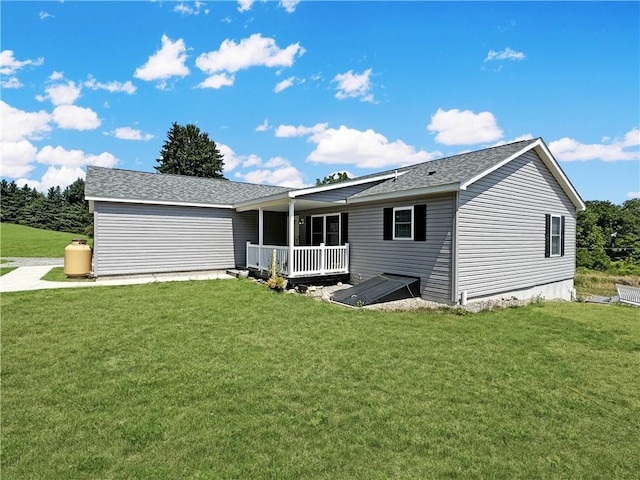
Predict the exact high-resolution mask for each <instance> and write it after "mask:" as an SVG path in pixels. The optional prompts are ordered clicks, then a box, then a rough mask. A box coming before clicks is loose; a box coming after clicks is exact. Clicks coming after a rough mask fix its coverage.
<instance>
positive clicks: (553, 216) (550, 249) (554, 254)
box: [549, 215, 562, 257]
mask: <svg viewBox="0 0 640 480" xmlns="http://www.w3.org/2000/svg"><path fill="white" fill-rule="evenodd" d="M554 218H557V219H558V227H559V228H558V234H557V235H556V236H557V237H558V253H553V237H554V234H553V219H554ZM549 256H550V257H560V256H562V216H560V215H550V222H549Z"/></svg>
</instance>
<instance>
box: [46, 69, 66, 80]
mask: <svg viewBox="0 0 640 480" xmlns="http://www.w3.org/2000/svg"><path fill="white" fill-rule="evenodd" d="M63 78H64V74H63V73H62V72H57V71H55V70H54V71H53V72H52V73H51V75H49V80H51V81H52V82H55V81H57V80H62V79H63Z"/></svg>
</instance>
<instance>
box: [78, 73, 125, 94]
mask: <svg viewBox="0 0 640 480" xmlns="http://www.w3.org/2000/svg"><path fill="white" fill-rule="evenodd" d="M83 85H84V86H85V87H87V88H90V89H91V90H106V91H107V92H110V93H117V92H123V93H126V94H128V95H133V94H134V93H135V92H136V87H135V86H134V85H133V83H131V80H127V81H126V82H116V81H113V82H107V83H102V82H98V81H97V80H96V79H95V78H93V77H91V76H90V77H89V80H87V81H86V82H84V84H83Z"/></svg>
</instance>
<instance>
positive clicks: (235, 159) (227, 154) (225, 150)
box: [217, 143, 246, 173]
mask: <svg viewBox="0 0 640 480" xmlns="http://www.w3.org/2000/svg"><path fill="white" fill-rule="evenodd" d="M217 146H218V150H220V153H221V154H222V155H223V156H224V173H226V172H231V171H232V170H234V169H235V168H236V167H237V166H238V165H240V164H241V163H242V162H244V161H245V160H246V157H242V156H240V155H236V152H234V151H233V150H232V149H231V147H229V146H228V145H225V144H224V143H218V144H217Z"/></svg>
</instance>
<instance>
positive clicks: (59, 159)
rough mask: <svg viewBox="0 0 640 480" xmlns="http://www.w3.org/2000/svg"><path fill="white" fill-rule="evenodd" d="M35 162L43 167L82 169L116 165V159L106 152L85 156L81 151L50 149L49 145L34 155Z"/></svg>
mask: <svg viewBox="0 0 640 480" xmlns="http://www.w3.org/2000/svg"><path fill="white" fill-rule="evenodd" d="M36 160H37V161H38V163H42V164H45V165H54V166H64V167H69V168H76V167H84V166H86V165H95V166H98V167H113V166H115V165H116V163H118V159H117V158H116V157H114V156H113V154H111V153H108V152H102V153H101V154H99V155H93V154H86V153H84V152H83V151H82V150H66V149H65V148H63V147H60V146H57V147H52V146H51V145H47V146H46V147H43V148H42V149H41V150H40V151H39V152H38V154H37V155H36ZM76 178H77V177H76Z"/></svg>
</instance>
